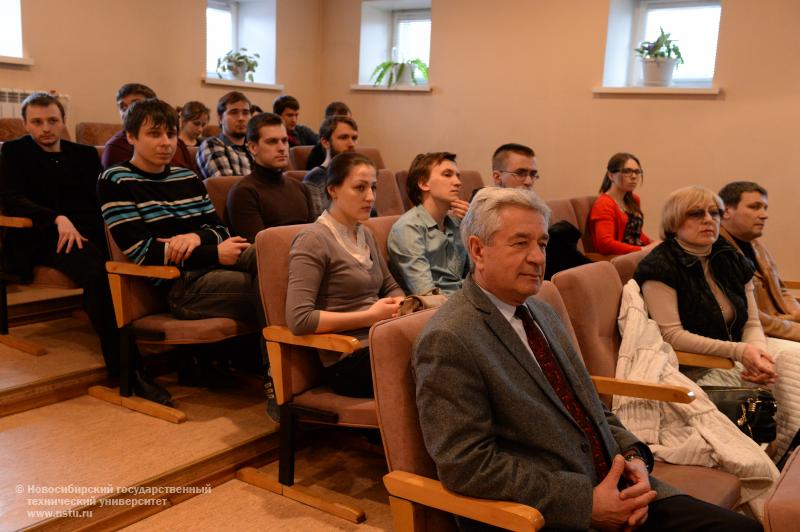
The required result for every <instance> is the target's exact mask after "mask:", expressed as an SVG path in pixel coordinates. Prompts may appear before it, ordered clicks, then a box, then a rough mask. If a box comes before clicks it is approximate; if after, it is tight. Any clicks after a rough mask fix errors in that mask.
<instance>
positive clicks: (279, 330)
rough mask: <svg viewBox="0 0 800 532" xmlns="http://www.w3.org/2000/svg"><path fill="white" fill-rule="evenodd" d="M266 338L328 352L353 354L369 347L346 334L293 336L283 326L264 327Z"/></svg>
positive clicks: (270, 340) (271, 340)
mask: <svg viewBox="0 0 800 532" xmlns="http://www.w3.org/2000/svg"><path fill="white" fill-rule="evenodd" d="M264 338H265V339H266V340H267V341H268V342H277V343H280V344H290V345H297V346H302V347H313V348H316V349H327V350H328V351H337V352H339V353H353V352H354V351H357V350H359V349H361V348H362V347H366V345H367V344H366V340H364V341H363V342H362V341H361V340H359V339H358V338H353V337H352V336H346V335H344V334H331V333H325V334H306V335H303V336H297V335H295V334H292V332H291V331H290V330H289V328H288V327H284V326H282V325H269V326H267V327H264Z"/></svg>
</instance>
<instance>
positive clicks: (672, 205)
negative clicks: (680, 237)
mask: <svg viewBox="0 0 800 532" xmlns="http://www.w3.org/2000/svg"><path fill="white" fill-rule="evenodd" d="M712 201H713V202H714V203H716V205H717V207H718V208H719V210H720V211H722V210H723V209H724V206H723V203H722V200H721V199H720V197H719V196H718V195H717V194H716V193H714V191H713V190H711V189H709V188H706V187H704V186H701V185H692V186H689V187H683V188H679V189H678V190H676V191H674V192H673V193H672V194H670V195H669V196H668V197H667V201H665V202H664V209H663V210H662V211H661V238H670V237H673V236H675V235H676V234H678V228H679V227H680V226H681V225H682V224H683V222H684V221H685V220H686V213H688V212H689V211H690V210H691V209H692V208H693V207H697V206H701V207H703V208H705V207H706V205H707V204H708V203H709V202H712Z"/></svg>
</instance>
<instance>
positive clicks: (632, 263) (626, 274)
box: [611, 249, 651, 286]
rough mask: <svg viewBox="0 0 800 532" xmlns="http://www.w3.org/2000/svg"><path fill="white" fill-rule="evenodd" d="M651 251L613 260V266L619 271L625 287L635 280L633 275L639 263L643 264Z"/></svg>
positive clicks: (646, 250) (641, 250)
mask: <svg viewBox="0 0 800 532" xmlns="http://www.w3.org/2000/svg"><path fill="white" fill-rule="evenodd" d="M650 251H651V250H649V249H640V250H639V251H634V252H633V253H628V254H627V255H619V256H618V257H614V258H613V259H611V264H613V265H614V267H615V268H616V269H617V273H618V274H619V279H620V281H622V285H623V286H624V285H625V283H627V282H628V281H630V280H631V279H633V274H634V273H635V272H636V267H637V266H639V262H641V260H642V259H643V258H645V257H646V256H647V254H648V253H650Z"/></svg>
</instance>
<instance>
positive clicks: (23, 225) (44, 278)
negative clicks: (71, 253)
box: [0, 215, 78, 356]
mask: <svg viewBox="0 0 800 532" xmlns="http://www.w3.org/2000/svg"><path fill="white" fill-rule="evenodd" d="M32 227H33V222H32V220H31V219H30V218H22V217H17V216H2V215H0V343H1V344H4V345H7V346H9V347H12V348H14V349H17V350H19V351H22V352H23V353H27V354H29V355H34V356H41V355H44V354H46V353H47V349H46V348H45V347H44V346H42V345H41V344H38V343H36V342H32V341H30V340H24V339H22V338H19V337H17V336H14V335H12V334H11V333H10V332H9V330H8V285H9V284H11V283H14V284H20V282H21V279H20V277H19V276H18V275H14V274H13V273H10V272H8V271H7V264H6V251H7V250H6V249H5V248H6V246H5V238H4V237H5V233H6V231H9V230H12V231H16V230H24V229H30V228H32ZM28 286H34V287H38V288H60V289H76V288H78V286H77V285H76V284H75V283H73V282H72V280H71V279H70V278H69V277H67V276H66V275H64V274H63V273H61V272H60V271H58V270H56V269H55V268H50V267H49V266H34V268H33V277H32V279H31V281H30V283H29V284H28Z"/></svg>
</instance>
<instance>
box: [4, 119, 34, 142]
mask: <svg viewBox="0 0 800 532" xmlns="http://www.w3.org/2000/svg"><path fill="white" fill-rule="evenodd" d="M26 133H27V131H25V124H24V123H23V122H22V119H21V118H0V140H3V141H5V140H14V139H16V138H19V137H21V136H23V135H25V134H26Z"/></svg>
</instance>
